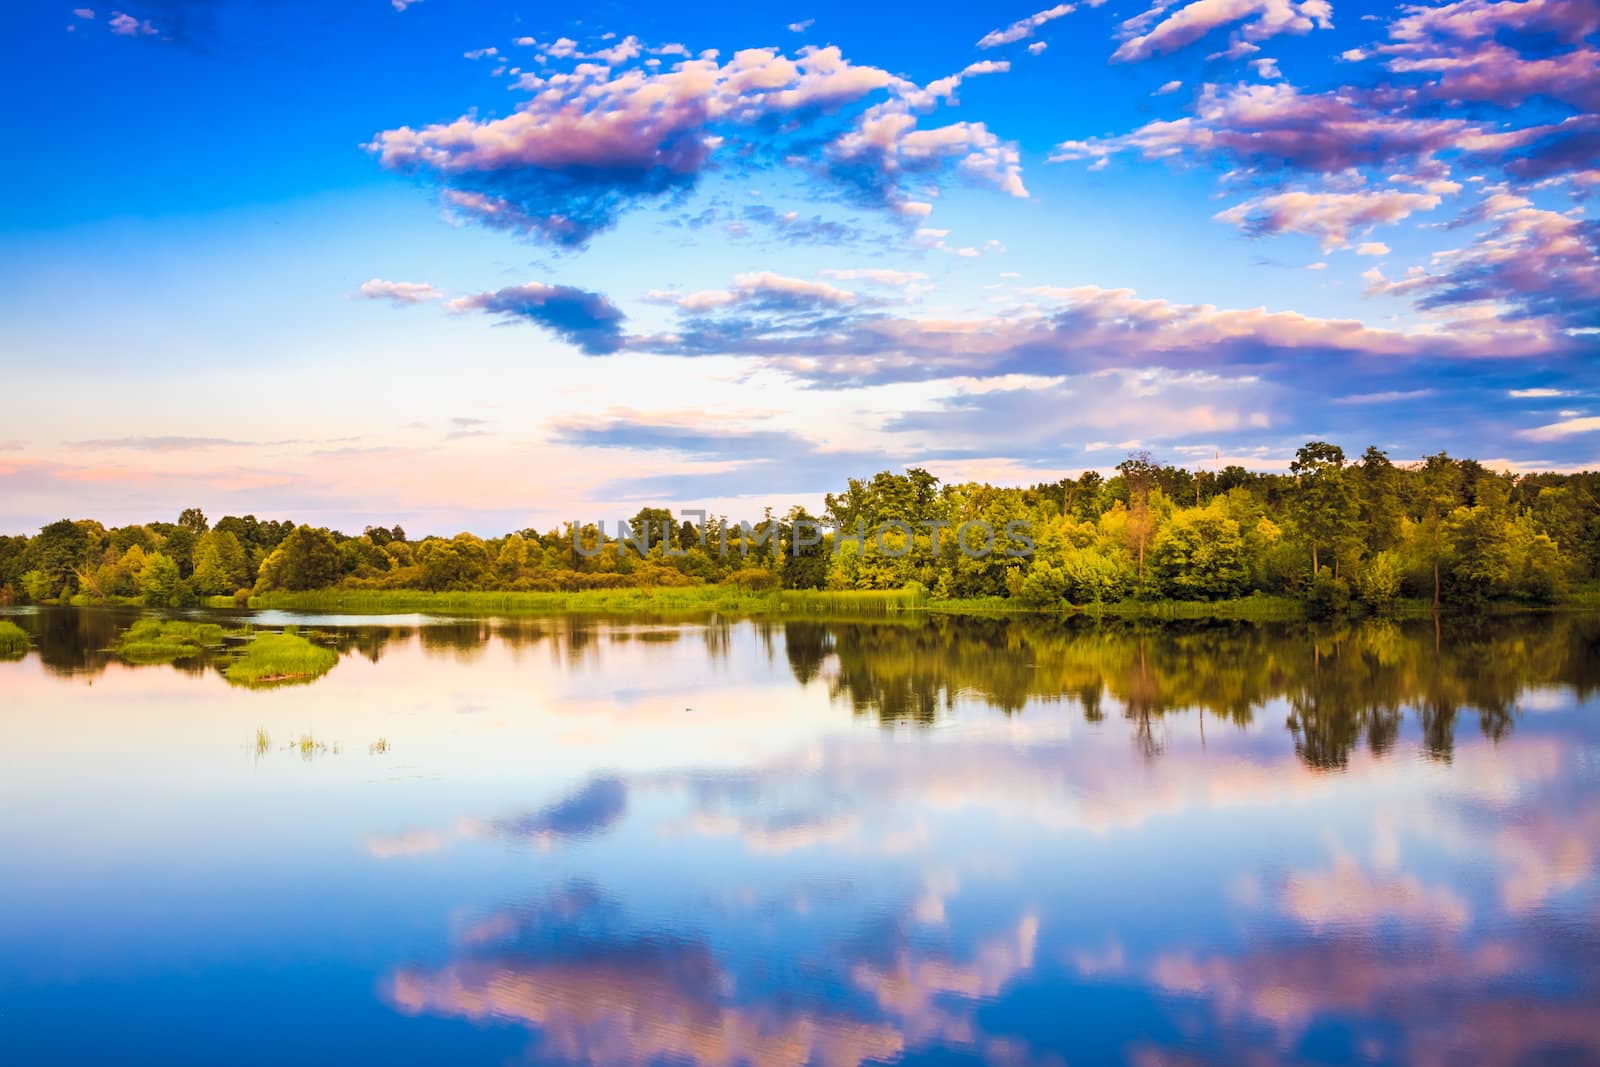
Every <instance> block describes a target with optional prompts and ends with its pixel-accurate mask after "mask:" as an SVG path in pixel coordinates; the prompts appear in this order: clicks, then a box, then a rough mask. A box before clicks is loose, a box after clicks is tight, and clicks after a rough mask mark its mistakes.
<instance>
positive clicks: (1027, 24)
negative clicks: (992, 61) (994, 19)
mask: <svg viewBox="0 0 1600 1067" xmlns="http://www.w3.org/2000/svg"><path fill="white" fill-rule="evenodd" d="M1073 10H1074V6H1073V5H1072V4H1057V5H1056V6H1055V7H1048V8H1045V9H1044V10H1043V11H1037V12H1035V13H1034V14H1032V15H1029V16H1028V17H1027V18H1025V19H1018V20H1017V21H1015V22H1013V23H1012V24H1011V25H1009V26H1007V27H1005V28H1004V29H1000V30H990V31H989V32H988V33H986V34H984V35H983V36H982V37H981V38H979V40H978V47H979V48H998V47H999V46H1000V45H1003V44H1014V43H1016V42H1017V41H1023V40H1026V39H1028V38H1029V37H1032V36H1033V35H1034V33H1035V32H1037V31H1038V29H1039V27H1040V26H1043V25H1044V24H1045V23H1047V22H1050V21H1052V20H1053V19H1058V18H1061V17H1062V16H1063V15H1070V14H1072V12H1073Z"/></svg>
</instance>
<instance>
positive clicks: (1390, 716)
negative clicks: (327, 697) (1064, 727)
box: [12, 608, 1600, 770]
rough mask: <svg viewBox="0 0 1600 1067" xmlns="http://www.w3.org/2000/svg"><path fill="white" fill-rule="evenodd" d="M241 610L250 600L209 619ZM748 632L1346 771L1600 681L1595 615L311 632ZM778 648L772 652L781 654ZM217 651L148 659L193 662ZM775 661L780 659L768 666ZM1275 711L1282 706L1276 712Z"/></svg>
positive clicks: (521, 623)
mask: <svg viewBox="0 0 1600 1067" xmlns="http://www.w3.org/2000/svg"><path fill="white" fill-rule="evenodd" d="M12 617H13V618H14V619H15V621H16V622H17V623H18V625H20V626H21V627H22V628H23V629H25V630H27V631H28V632H29V634H30V636H31V639H32V647H33V650H34V651H33V652H31V653H30V655H37V656H38V658H39V661H40V662H41V663H42V665H43V666H44V668H45V669H46V670H47V671H49V672H52V673H56V674H83V673H95V672H98V671H102V670H105V669H106V668H107V667H108V666H109V665H110V664H111V663H113V662H120V661H119V659H118V656H117V654H116V652H115V648H116V646H117V638H118V635H119V634H120V633H121V632H122V631H123V630H125V629H126V628H127V627H128V626H129V625H130V624H131V623H132V622H133V621H134V620H136V619H138V618H139V617H140V613H139V612H138V611H136V610H116V609H77V608H46V609H42V610H38V611H35V612H30V613H23V614H18V615H15V616H12ZM206 617H207V618H216V619H218V621H222V622H224V623H225V624H231V625H244V624H247V623H249V622H250V620H251V618H252V616H250V615H249V614H247V613H246V614H236V615H235V614H222V615H213V616H206ZM741 627H752V628H753V632H754V633H755V636H756V637H757V639H758V642H759V644H760V646H761V648H762V649H763V650H764V651H765V654H766V657H767V658H768V659H769V660H772V661H775V662H777V663H780V664H782V663H784V662H786V663H787V666H788V670H789V673H790V674H791V675H792V676H793V678H794V679H795V681H796V682H798V683H799V684H800V685H802V686H811V685H820V686H823V687H825V688H826V691H827V693H828V695H829V697H830V699H833V700H835V701H837V702H839V703H840V704H842V705H844V706H846V707H848V708H849V709H850V710H851V711H852V712H853V713H854V714H856V715H857V716H860V717H863V718H869V719H873V720H875V721H877V722H879V723H882V724H885V725H893V724H911V725H914V726H930V725H933V724H936V723H938V722H939V721H940V720H941V719H942V718H945V717H948V716H949V715H950V713H951V712H952V711H953V709H954V708H955V707H956V705H957V704H958V702H971V703H974V704H978V705H982V706H986V707H991V708H996V709H999V710H1001V711H1003V712H1005V713H1006V714H1008V715H1015V714H1019V713H1022V712H1023V711H1024V710H1025V709H1026V708H1027V707H1028V705H1029V704H1030V703H1036V702H1048V703H1065V704H1069V705H1072V706H1075V707H1077V708H1078V709H1080V711H1081V713H1082V716H1083V718H1084V720H1085V721H1086V722H1089V723H1092V724H1097V723H1103V722H1104V721H1105V720H1106V719H1108V718H1113V719H1114V718H1121V719H1123V720H1124V721H1125V722H1127V723H1128V724H1129V725H1130V729H1131V737H1132V740H1133V742H1134V743H1135V744H1136V745H1137V746H1138V748H1139V749H1140V751H1141V752H1143V753H1144V754H1145V755H1147V756H1148V757H1150V758H1155V757H1157V756H1159V755H1160V754H1161V752H1162V750H1163V738H1164V737H1165V735H1166V731H1165V729H1164V727H1163V725H1162V720H1163V719H1164V718H1165V717H1167V716H1170V715H1174V714H1179V715H1189V714H1197V715H1199V716H1201V717H1202V721H1201V725H1202V727H1203V726H1204V725H1206V724H1205V723H1204V722H1203V720H1204V719H1205V718H1210V719H1213V720H1216V719H1220V720H1223V721H1225V722H1227V723H1231V724H1233V725H1235V726H1239V727H1243V726H1248V725H1250V724H1252V723H1253V722H1255V720H1256V717H1257V715H1258V714H1259V713H1260V712H1262V711H1263V710H1265V709H1267V708H1268V707H1269V705H1270V706H1272V708H1273V710H1272V712H1271V715H1272V718H1273V719H1277V717H1278V715H1280V714H1282V715H1283V720H1282V721H1283V722H1284V724H1285V727H1286V728H1287V730H1288V732H1289V733H1290V734H1291V735H1292V736H1293V738H1294V745H1295V750H1296V752H1298V753H1299V755H1300V758H1301V759H1302V760H1303V761H1304V762H1305V763H1306V764H1307V765H1308V766H1311V767H1314V768H1318V769H1324V770H1339V769H1342V768H1345V767H1347V766H1349V763H1350V759H1351V756H1352V754H1353V753H1355V752H1356V751H1358V750H1359V749H1360V748H1361V747H1362V746H1363V745H1365V746H1366V748H1367V750H1368V751H1369V752H1371V753H1372V754H1373V755H1376V756H1383V755H1385V754H1387V753H1389V752H1390V751H1391V750H1392V749H1393V748H1394V747H1395V745H1396V743H1397V741H1398V739H1399V737H1400V734H1401V731H1402V727H1403V724H1404V722H1405V720H1406V718H1407V714H1408V713H1409V714H1410V715H1411V716H1413V717H1414V720H1415V722H1416V725H1417V729H1418V731H1419V733H1420V741H1421V746H1422V749H1423V751H1424V752H1425V753H1426V754H1427V755H1428V756H1429V757H1430V758H1432V759H1436V760H1440V761H1449V760H1450V759H1452V758H1453V753H1454V748H1455V742H1456V729H1457V724H1458V722H1461V721H1465V722H1474V721H1475V722H1476V724H1477V727H1478V731H1479V733H1481V734H1482V736H1484V737H1485V738H1488V739H1489V740H1491V741H1500V740H1503V739H1505V738H1506V737H1507V736H1509V735H1510V733H1511V732H1512V730H1513V729H1514V728H1515V726H1516V722H1517V718H1518V714H1519V712H1518V704H1517V701H1518V697H1519V694H1521V693H1523V692H1524V691H1525V690H1527V689H1528V688H1529V687H1532V686H1543V685H1566V686H1570V687H1572V688H1573V689H1574V690H1575V691H1576V692H1577V693H1578V695H1580V696H1585V695H1588V694H1591V693H1594V692H1597V691H1600V619H1596V618H1594V617H1590V616H1584V615H1554V616H1552V615H1544V616H1532V615H1530V616H1512V617H1467V618H1456V619H1451V620H1448V621H1445V622H1443V623H1440V624H1437V628H1436V624H1435V622H1434V621H1432V620H1415V621H1410V622H1393V621H1365V622H1348V621H1347V622H1336V623H1317V624H1312V623H1288V624H1284V623H1277V624H1252V623H1241V622H1231V623H1199V622H1167V623H1159V624H1154V623H1139V622H1126V621H1097V620H1090V619H1082V618H1079V619H1068V620H1060V619H1046V618H1039V617H1023V618H1016V617H1010V618H1001V619H973V618H955V617H945V616H933V617H920V618H917V617H912V618H904V619H899V620H894V621H872V622H839V621H825V620H813V619H804V620H799V619H797V620H787V621H783V622H775V621H771V620H766V621H760V622H755V623H749V622H744V623H741V622H737V621H735V620H732V619H728V618H722V617H718V618H713V619H712V620H710V621H709V622H705V623H699V624H685V623H682V622H678V623H667V622H651V621H649V620H635V619H630V620H627V621H619V620H615V619H599V618H593V617H582V616H560V617H551V618H525V619H501V620H493V621H491V620H486V619H455V620H450V621H445V622H430V623H427V624H423V625H394V624H378V623H374V624H372V625H358V626H346V625H337V626H320V627H316V628H311V629H305V630H303V631H302V632H303V633H304V634H305V635H306V636H308V637H310V638H311V639H312V640H314V641H315V642H317V643H318V644H322V645H324V646H326V647H330V648H333V649H334V650H336V651H338V652H340V653H341V654H344V653H352V654H359V655H361V656H363V657H364V658H366V659H368V660H370V661H372V662H374V663H376V662H378V661H379V659H380V658H381V657H382V656H383V654H384V651H385V649H386V648H388V647H389V646H391V645H392V644H393V643H395V642H402V643H407V642H410V641H412V640H413V639H415V640H416V641H417V642H418V644H419V645H420V647H421V649H422V650H423V652H424V653H426V654H428V655H433V656H446V657H449V658H451V659H455V660H458V661H462V662H470V661H474V660H476V659H477V658H478V657H480V656H481V655H483V654H484V653H485V652H486V650H487V649H488V648H489V646H490V645H491V643H493V642H496V641H498V642H500V643H502V644H504V645H506V646H508V647H510V648H513V649H521V648H525V647H531V646H533V645H536V644H543V645H545V646H546V647H547V648H548V649H549V651H550V654H551V656H552V657H554V659H555V661H556V662H557V663H559V664H562V665H564V666H565V667H567V668H572V667H576V666H577V665H579V664H582V663H587V662H591V661H592V662H594V663H603V662H604V661H605V659H606V657H609V656H635V657H637V656H644V657H649V656H651V655H656V654H657V653H656V651H655V648H656V647H663V648H664V647H668V646H677V645H681V642H682V640H683V639H684V638H685V637H689V636H694V635H698V636H699V638H700V640H701V642H702V644H703V647H704V654H705V656H706V657H707V659H708V660H713V661H717V660H725V659H728V658H729V657H731V656H733V655H734V652H735V649H736V647H737V645H736V641H735V637H736V633H737V632H739V631H740V628H741ZM780 645H781V651H782V658H781V659H780V658H779V646H780ZM217 667H218V661H217V659H216V657H214V656H209V655H207V656H199V657H191V658H187V659H182V660H179V661H177V662H174V663H170V664H165V665H162V666H152V667H149V668H146V669H162V670H167V669H176V670H182V671H187V672H190V673H200V672H206V671H209V670H214V669H217ZM780 669H781V668H780ZM1280 708H1281V709H1282V710H1280Z"/></svg>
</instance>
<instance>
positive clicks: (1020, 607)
mask: <svg viewBox="0 0 1600 1067" xmlns="http://www.w3.org/2000/svg"><path fill="white" fill-rule="evenodd" d="M250 606H251V607H252V608H276V609H280V610H285V611H317V612H330V613H334V612H337V613H349V614H383V613H400V612H423V613H429V614H439V615H453V614H462V615H508V614H529V615H555V614H594V615H666V616H671V615H698V614H708V613H711V612H716V613H719V614H725V615H767V616H784V617H804V616H832V617H848V618H878V617H884V616H891V615H907V614H915V613H926V614H931V615H969V616H979V617H996V616H1014V615H1043V616H1055V615H1077V614H1083V615H1103V616H1107V617H1112V618H1138V619H1256V620H1271V619H1295V618H1302V617H1304V615H1305V606H1304V605H1303V604H1302V603H1301V602H1299V601H1297V600H1292V599H1289V598H1287V597H1264V596H1253V597H1242V598H1239V599H1237V600H1220V601H1170V600H1166V601H1132V600H1127V601H1118V602H1115V603H1106V604H1098V605H1088V606H1085V607H1073V608H1068V609H1066V610H1064V611H1057V610H1053V609H1047V608H1039V607H1034V606H1031V605H1028V604H1026V603H1024V602H1022V601H1020V600H1014V599H1011V598H1008V597H972V598H965V599H949V600H935V599H932V598H930V597H929V596H928V595H927V594H926V593H924V592H923V591H922V590H920V589H906V590H898V589H897V590H842V591H832V590H813V589H784V590H773V591H770V592H752V591H750V590H744V589H737V588H733V587H729V586H720V585H700V586H688V587H678V588H668V589H591V590H585V591H582V592H573V593H509V592H507V593H492V592H458V593H449V592H441V593H431V592H427V591H424V590H405V589H395V590H381V591H374V590H360V589H319V590H312V591H309V592H304V593H283V592H278V593H268V594H265V595H263V596H255V597H251V598H250Z"/></svg>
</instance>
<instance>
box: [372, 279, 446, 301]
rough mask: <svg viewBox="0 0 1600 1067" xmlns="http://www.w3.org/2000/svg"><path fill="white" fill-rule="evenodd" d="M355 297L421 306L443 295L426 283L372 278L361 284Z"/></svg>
mask: <svg viewBox="0 0 1600 1067" xmlns="http://www.w3.org/2000/svg"><path fill="white" fill-rule="evenodd" d="M355 295H356V296H359V297H362V298H363V299H366V300H387V301H389V302H390V303H393V304H423V303H426V302H428V301H430V300H439V299H441V298H442V297H443V296H444V293H443V291H441V290H439V289H436V288H435V287H433V286H431V285H429V284H427V283H426V282H389V281H384V280H383V279H382V278H373V279H371V280H370V281H365V282H362V283H361V287H360V288H359V289H357V290H356V293H355Z"/></svg>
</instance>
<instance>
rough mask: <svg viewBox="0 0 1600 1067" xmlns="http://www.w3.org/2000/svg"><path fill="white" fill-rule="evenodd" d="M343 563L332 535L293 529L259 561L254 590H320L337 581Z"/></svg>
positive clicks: (301, 528) (323, 531)
mask: <svg viewBox="0 0 1600 1067" xmlns="http://www.w3.org/2000/svg"><path fill="white" fill-rule="evenodd" d="M343 562H344V560H343V557H342V556H341V554H340V552H339V543H338V542H337V541H335V540H334V539H333V534H331V533H329V532H328V531H327V530H322V529H313V528H312V527H310V526H297V527H295V528H294V530H293V531H292V532H290V534H289V535H288V536H287V537H285V538H284V539H283V543H282V544H280V545H279V546H278V547H277V548H275V549H273V551H272V554H271V555H269V556H268V557H267V558H266V559H265V560H264V561H263V562H262V564H261V573H260V574H259V575H258V576H257V578H256V589H257V591H258V592H263V591H265V590H268V589H289V590H300V589H322V588H324V587H326V586H330V585H332V584H334V583H335V582H337V581H338V580H339V575H340V572H341V570H342V568H343Z"/></svg>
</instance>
